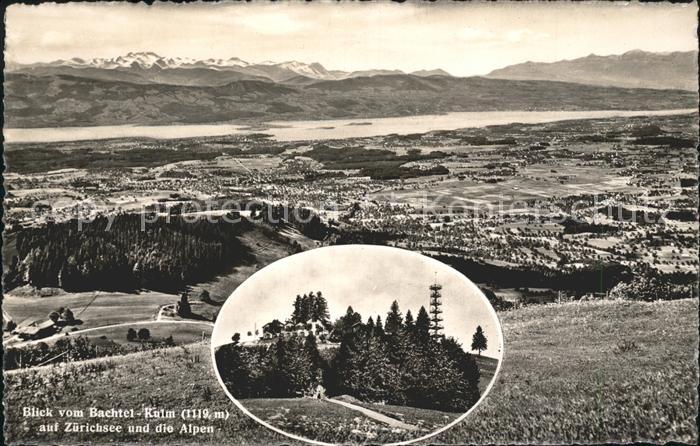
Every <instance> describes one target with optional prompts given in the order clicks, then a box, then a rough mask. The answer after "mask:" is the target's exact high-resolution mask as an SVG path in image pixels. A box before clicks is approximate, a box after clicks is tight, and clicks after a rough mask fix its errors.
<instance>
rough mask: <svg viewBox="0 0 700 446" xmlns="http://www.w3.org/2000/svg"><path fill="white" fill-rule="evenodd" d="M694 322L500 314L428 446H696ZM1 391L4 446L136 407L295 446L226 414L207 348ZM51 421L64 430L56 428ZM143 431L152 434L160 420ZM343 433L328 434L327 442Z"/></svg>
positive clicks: (605, 310) (98, 362)
mask: <svg viewBox="0 0 700 446" xmlns="http://www.w3.org/2000/svg"><path fill="white" fill-rule="evenodd" d="M697 310H698V301H697V299H686V300H679V301H659V302H633V301H599V302H580V303H578V302H577V303H567V304H560V305H545V306H531V307H525V308H522V309H518V310H513V311H507V312H503V313H500V314H499V317H500V319H501V323H502V326H503V330H504V337H505V339H504V343H505V346H506V347H505V348H506V353H505V356H504V360H503V366H502V370H501V371H500V373H499V376H498V377H497V382H496V384H495V385H494V387H493V389H492V391H491V392H490V393H489V394H488V396H487V397H486V398H485V400H484V401H483V403H482V404H480V405H479V406H478V407H477V408H476V409H475V410H474V412H473V413H472V414H470V415H469V416H468V417H467V418H466V419H465V420H464V421H462V422H460V423H459V424H457V425H456V426H454V427H453V428H451V429H449V430H447V431H445V432H443V433H441V434H440V435H439V436H437V437H435V438H434V439H433V440H432V441H433V442H434V443H438V444H463V443H464V442H465V438H468V439H469V442H470V443H472V444H512V443H527V444H545V443H557V444H559V443H567V444H568V443H576V442H579V443H582V442H583V443H604V442H616V443H632V442H648V441H651V442H656V443H658V442H666V441H680V442H684V443H692V444H695V443H697V440H698V428H697V424H696V408H697V401H698V396H697V376H698V363H697V356H696V355H697V345H698V316H697ZM572 346H575V348H574V347H572ZM144 377H148V380H145V379H144ZM46 382H54V383H55V386H56V388H58V389H61V391H60V392H52V391H51V390H50V389H48V388H47V386H46V384H45V383H46ZM5 385H6V386H7V387H6V389H10V390H11V391H10V392H8V393H7V399H6V413H5V416H6V417H7V418H6V419H7V423H6V425H5V426H6V431H5V437H6V438H7V442H8V444H26V443H31V442H32V441H33V442H34V443H36V442H41V441H45V442H58V443H66V442H90V441H94V439H95V434H94V433H92V434H91V433H80V434H65V435H64V433H62V432H60V431H59V432H57V433H38V434H32V435H33V436H32V437H31V438H30V437H29V434H28V430H26V429H25V424H23V422H24V421H27V423H28V425H27V426H28V427H29V428H36V426H38V425H39V424H41V423H42V422H43V421H42V420H41V419H29V420H27V419H25V418H24V417H22V411H21V408H22V407H24V406H36V407H49V406H45V405H47V404H50V407H52V408H56V409H59V408H76V407H89V406H97V407H124V408H131V407H141V406H142V405H145V404H146V403H147V401H146V400H147V399H148V398H147V396H150V397H151V398H152V400H151V402H150V404H152V405H155V404H157V405H158V407H167V408H171V409H177V410H181V409H184V408H192V407H208V408H210V410H228V411H229V412H230V418H228V419H227V420H223V419H214V420H212V424H213V425H214V426H215V431H214V433H213V434H212V435H211V436H208V437H207V438H208V439H210V440H211V441H212V442H214V443H216V444H226V445H228V444H231V445H234V444H236V445H237V444H250V445H263V444H282V443H285V444H301V443H296V442H293V441H291V440H290V439H288V438H285V437H282V436H281V435H278V434H276V433H274V432H272V431H270V430H267V429H265V428H264V427H262V426H260V425H258V424H256V423H255V422H253V421H252V420H251V419H249V418H247V417H246V416H245V415H244V414H243V413H242V412H241V411H239V410H237V409H236V407H235V406H234V405H233V403H232V402H231V401H230V400H229V399H228V398H227V397H226V396H225V395H224V393H223V391H222V389H221V387H220V385H219V383H218V382H217V380H216V378H215V376H214V374H213V372H212V364H211V352H210V346H209V345H208V344H207V345H201V344H200V345H191V346H180V347H175V348H172V349H167V350H156V351H149V352H142V353H134V354H129V355H126V356H120V357H109V358H99V359H94V360H88V361H84V362H77V363H73V364H71V365H69V366H65V367H63V366H44V367H39V368H34V369H28V370H17V371H12V372H8V373H7V374H6V376H5ZM146 388H147V390H148V394H147V395H146V396H144V389H146ZM115 389H117V390H116V391H115ZM153 389H156V390H155V391H152V390H153ZM153 401H155V402H153ZM309 401H310V400H309ZM564 414H565V415H564ZM356 416H357V415H356V414H354V413H353V414H352V415H351V417H356ZM317 419H320V420H323V419H324V418H323V417H318V418H317V417H308V418H307V420H306V421H305V425H308V426H309V429H310V430H309V431H307V435H310V436H317V435H320V434H321V432H320V431H319V430H318V429H319V427H318V426H317V424H316V423H315V422H316V421H317ZM56 421H59V422H65V421H74V419H71V418H68V417H57V418H56ZM147 422H148V423H149V424H151V425H152V427H155V425H157V424H158V423H161V422H162V420H158V419H151V420H147ZM119 424H123V423H121V422H120V423H119ZM347 425H348V424H345V423H344V424H342V425H341V424H335V425H333V426H332V430H338V429H340V428H342V427H344V426H347ZM330 430H331V429H329V431H330ZM30 439H31V440H32V441H29V440H30ZM142 439H143V434H142V433H131V434H129V433H123V434H121V435H119V436H114V437H110V440H111V441H124V442H138V441H140V440H142ZM150 440H151V442H152V443H154V444H173V443H187V442H191V441H192V437H191V436H190V435H188V434H178V432H177V430H176V432H175V433H174V434H172V435H169V436H162V435H159V436H153V437H150ZM362 440H365V438H360V439H359V442H362ZM380 440H381V439H376V438H375V439H374V440H373V441H371V442H373V443H376V442H380Z"/></svg>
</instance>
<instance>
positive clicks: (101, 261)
mask: <svg viewBox="0 0 700 446" xmlns="http://www.w3.org/2000/svg"><path fill="white" fill-rule="evenodd" d="M112 218H113V220H112V221H111V224H110V220H109V219H108V218H107V217H98V218H96V219H95V220H93V221H91V222H82V223H79V222H78V221H77V220H72V221H68V222H65V223H56V224H51V225H48V226H45V227H41V228H29V229H24V230H22V231H20V232H18V233H17V243H16V246H17V253H18V254H17V258H16V259H15V260H13V262H12V264H11V266H10V268H9V271H8V272H7V274H6V277H5V281H4V285H5V289H11V288H14V287H16V286H19V285H22V284H30V285H33V286H36V287H60V288H63V289H65V290H67V291H83V290H122V291H129V290H134V289H139V288H149V289H154V290H162V291H174V290H178V289H181V288H182V287H183V286H184V285H186V284H189V283H194V282H197V281H203V280H206V279H209V278H211V276H212V275H213V274H215V273H217V272H218V271H220V270H221V269H222V268H224V267H226V266H227V265H231V264H235V263H238V262H241V261H242V260H246V259H248V258H249V257H250V253H249V252H248V249H247V248H245V247H244V246H243V245H242V244H241V243H240V242H239V240H238V238H237V235H238V234H240V231H241V225H243V224H244V222H241V223H228V222H226V221H225V220H223V219H222V220H219V221H217V222H209V221H206V220H197V221H195V222H189V221H186V220H185V219H183V218H181V217H170V221H167V220H166V219H165V218H164V217H162V218H158V219H157V220H155V221H154V222H148V223H146V224H145V225H144V224H143V221H142V219H143V216H141V215H138V214H120V215H116V216H113V217H112Z"/></svg>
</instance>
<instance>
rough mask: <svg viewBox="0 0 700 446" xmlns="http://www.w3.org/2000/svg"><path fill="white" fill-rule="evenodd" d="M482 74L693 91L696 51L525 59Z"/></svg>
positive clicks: (497, 76) (696, 73) (695, 86)
mask: <svg viewBox="0 0 700 446" xmlns="http://www.w3.org/2000/svg"><path fill="white" fill-rule="evenodd" d="M486 77H489V78H492V79H517V80H523V79H529V80H551V81H563V82H577V83H581V84H589V85H604V86H615V87H627V88H659V89H665V88H672V89H680V90H688V91H697V90H698V64H697V52H695V51H687V52H673V53H650V52H646V51H639V50H634V51H629V52H626V53H624V54H621V55H612V56H597V55H595V54H591V55H589V56H587V57H582V58H579V59H573V60H562V61H559V62H552V63H539V62H525V63H521V64H517V65H511V66H508V67H505V68H501V69H498V70H494V71H492V72H491V73H489V74H488V75H487V76H486Z"/></svg>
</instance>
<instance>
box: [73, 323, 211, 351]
mask: <svg viewBox="0 0 700 446" xmlns="http://www.w3.org/2000/svg"><path fill="white" fill-rule="evenodd" d="M129 328H133V329H134V330H136V331H138V330H140V329H142V328H146V329H148V331H149V332H150V334H151V339H152V340H153V341H162V340H163V339H165V338H167V337H168V336H172V337H173V341H174V342H175V344H178V345H180V344H189V343H192V342H193V341H194V340H198V339H200V340H201V339H207V340H208V339H209V337H210V336H211V330H212V328H213V325H207V324H203V323H202V324H193V323H187V322H179V323H178V322H165V323H163V322H152V323H135V324H133V325H125V326H119V327H105V328H100V329H96V330H94V331H90V332H88V333H85V336H86V337H87V338H88V339H90V340H91V341H92V342H93V343H95V344H97V345H99V344H100V343H103V342H116V343H117V344H122V345H126V346H138V344H139V342H129V341H127V339H126V333H127V331H128V330H129Z"/></svg>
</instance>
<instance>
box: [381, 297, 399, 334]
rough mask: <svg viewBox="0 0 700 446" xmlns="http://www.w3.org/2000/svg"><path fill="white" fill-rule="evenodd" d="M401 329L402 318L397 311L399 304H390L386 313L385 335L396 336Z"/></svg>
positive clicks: (395, 302)
mask: <svg viewBox="0 0 700 446" xmlns="http://www.w3.org/2000/svg"><path fill="white" fill-rule="evenodd" d="M401 328H402V318H401V312H400V311H399V303H398V302H397V301H394V302H392V304H391V310H390V311H389V313H387V317H386V325H385V326H384V329H385V331H386V332H387V334H390V335H393V334H398V333H399V331H400V330H401Z"/></svg>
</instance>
